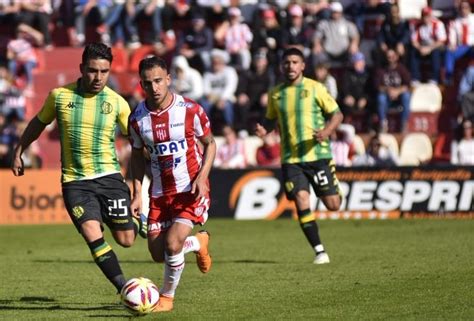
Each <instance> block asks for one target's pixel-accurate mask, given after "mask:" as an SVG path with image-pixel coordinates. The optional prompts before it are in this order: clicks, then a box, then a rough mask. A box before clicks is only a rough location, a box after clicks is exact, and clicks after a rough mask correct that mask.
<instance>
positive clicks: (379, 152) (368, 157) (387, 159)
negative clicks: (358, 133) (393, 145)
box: [352, 135, 398, 167]
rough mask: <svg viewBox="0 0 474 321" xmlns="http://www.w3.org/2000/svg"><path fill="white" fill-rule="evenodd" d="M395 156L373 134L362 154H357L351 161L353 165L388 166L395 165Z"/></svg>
mask: <svg viewBox="0 0 474 321" xmlns="http://www.w3.org/2000/svg"><path fill="white" fill-rule="evenodd" d="M397 162H398V160H397V157H396V156H395V155H394V154H393V153H392V151H390V149H389V148H387V147H386V146H383V145H382V142H381V140H380V137H379V136H378V135H374V136H373V137H372V138H371V139H370V142H369V146H367V151H366V153H365V154H364V155H359V156H356V157H355V158H354V160H353V161H352V165H353V166H379V167H388V166H396V165H397Z"/></svg>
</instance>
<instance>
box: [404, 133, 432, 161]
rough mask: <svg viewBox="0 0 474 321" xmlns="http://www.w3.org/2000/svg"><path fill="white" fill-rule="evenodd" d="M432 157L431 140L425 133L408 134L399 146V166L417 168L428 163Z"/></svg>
mask: <svg viewBox="0 0 474 321" xmlns="http://www.w3.org/2000/svg"><path fill="white" fill-rule="evenodd" d="M432 156H433V146H432V144H431V140H430V138H429V137H428V135H427V134H425V133H409V134H407V135H406V136H405V138H404V139H403V140H402V143H401V146H400V165H402V166H418V165H421V164H424V163H426V162H429V161H430V160H431V157H432Z"/></svg>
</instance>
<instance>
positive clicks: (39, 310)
mask: <svg viewBox="0 0 474 321" xmlns="http://www.w3.org/2000/svg"><path fill="white" fill-rule="evenodd" d="M206 228H207V229H208V230H209V231H210V232H211V252H212V255H213V259H214V264H213V267H212V270H211V272H210V273H209V274H206V275H202V274H200V272H199V271H198V269H197V267H196V265H195V257H194V255H193V254H192V253H191V254H188V255H187V261H186V262H187V263H186V268H185V270H184V273H183V276H182V278H181V283H180V286H179V288H178V291H177V296H176V299H175V310H174V311H173V312H170V313H165V314H152V315H147V316H145V317H142V318H140V319H143V320H474V220H441V219H436V220H397V221H321V222H320V230H321V235H322V239H323V241H324V243H325V246H326V249H327V251H328V253H329V255H330V258H331V263H330V264H327V265H323V266H316V265H313V264H312V260H313V253H312V250H311V249H310V247H309V245H308V244H307V243H306V240H305V238H304V235H303V234H302V232H301V231H300V229H299V226H298V223H297V222H296V221H293V220H290V219H279V220H276V221H234V220H230V219H227V220H226V219H212V218H211V219H210V220H209V222H208V224H206ZM106 239H107V240H108V241H109V242H110V244H111V245H112V246H113V248H114V250H115V251H116V252H117V254H118V256H119V259H120V260H121V262H122V268H123V270H124V273H125V275H126V276H127V277H133V276H145V277H148V278H151V279H152V280H153V281H154V282H155V283H157V284H158V285H159V284H160V281H161V279H162V271H163V267H162V265H159V264H155V263H153V262H151V259H150V257H149V254H148V251H147V248H146V242H145V240H143V239H138V240H137V243H136V244H135V245H134V246H133V247H132V248H129V249H123V248H120V247H119V246H117V245H116V244H115V243H114V241H113V240H112V238H111V237H110V234H107V235H106ZM0 272H1V286H0V320H9V321H11V320H35V321H36V320H47V321H50V320H68V321H74V320H92V321H95V320H129V319H134V318H133V317H131V316H130V315H129V314H128V312H126V311H125V310H124V309H123V308H122V307H121V306H120V305H119V304H118V300H119V298H118V295H116V294H115V291H114V288H113V287H112V285H110V284H109V283H108V281H107V280H106V279H105V278H104V277H103V276H102V274H101V273H100V271H99V269H98V268H97V267H96V266H95V264H93V263H92V258H91V256H90V254H89V250H88V248H87V246H86V245H85V243H84V242H83V241H82V239H81V238H80V236H79V234H78V233H77V232H76V231H75V229H74V228H73V227H72V226H70V225H56V226H51V225H46V226H1V227H0Z"/></svg>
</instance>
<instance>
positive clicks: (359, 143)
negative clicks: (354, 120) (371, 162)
mask: <svg viewBox="0 0 474 321" xmlns="http://www.w3.org/2000/svg"><path fill="white" fill-rule="evenodd" d="M352 144H353V145H354V151H355V154H356V155H363V154H365V143H364V140H363V139H362V137H360V136H359V135H357V134H356V135H355V136H354V139H353V141H352Z"/></svg>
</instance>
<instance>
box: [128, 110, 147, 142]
mask: <svg viewBox="0 0 474 321" xmlns="http://www.w3.org/2000/svg"><path fill="white" fill-rule="evenodd" d="M128 134H129V136H128V139H129V140H130V145H131V146H132V148H135V149H141V148H143V146H144V144H143V140H142V138H141V137H140V134H139V129H138V123H137V121H136V120H134V119H132V117H130V120H129V123H128Z"/></svg>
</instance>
